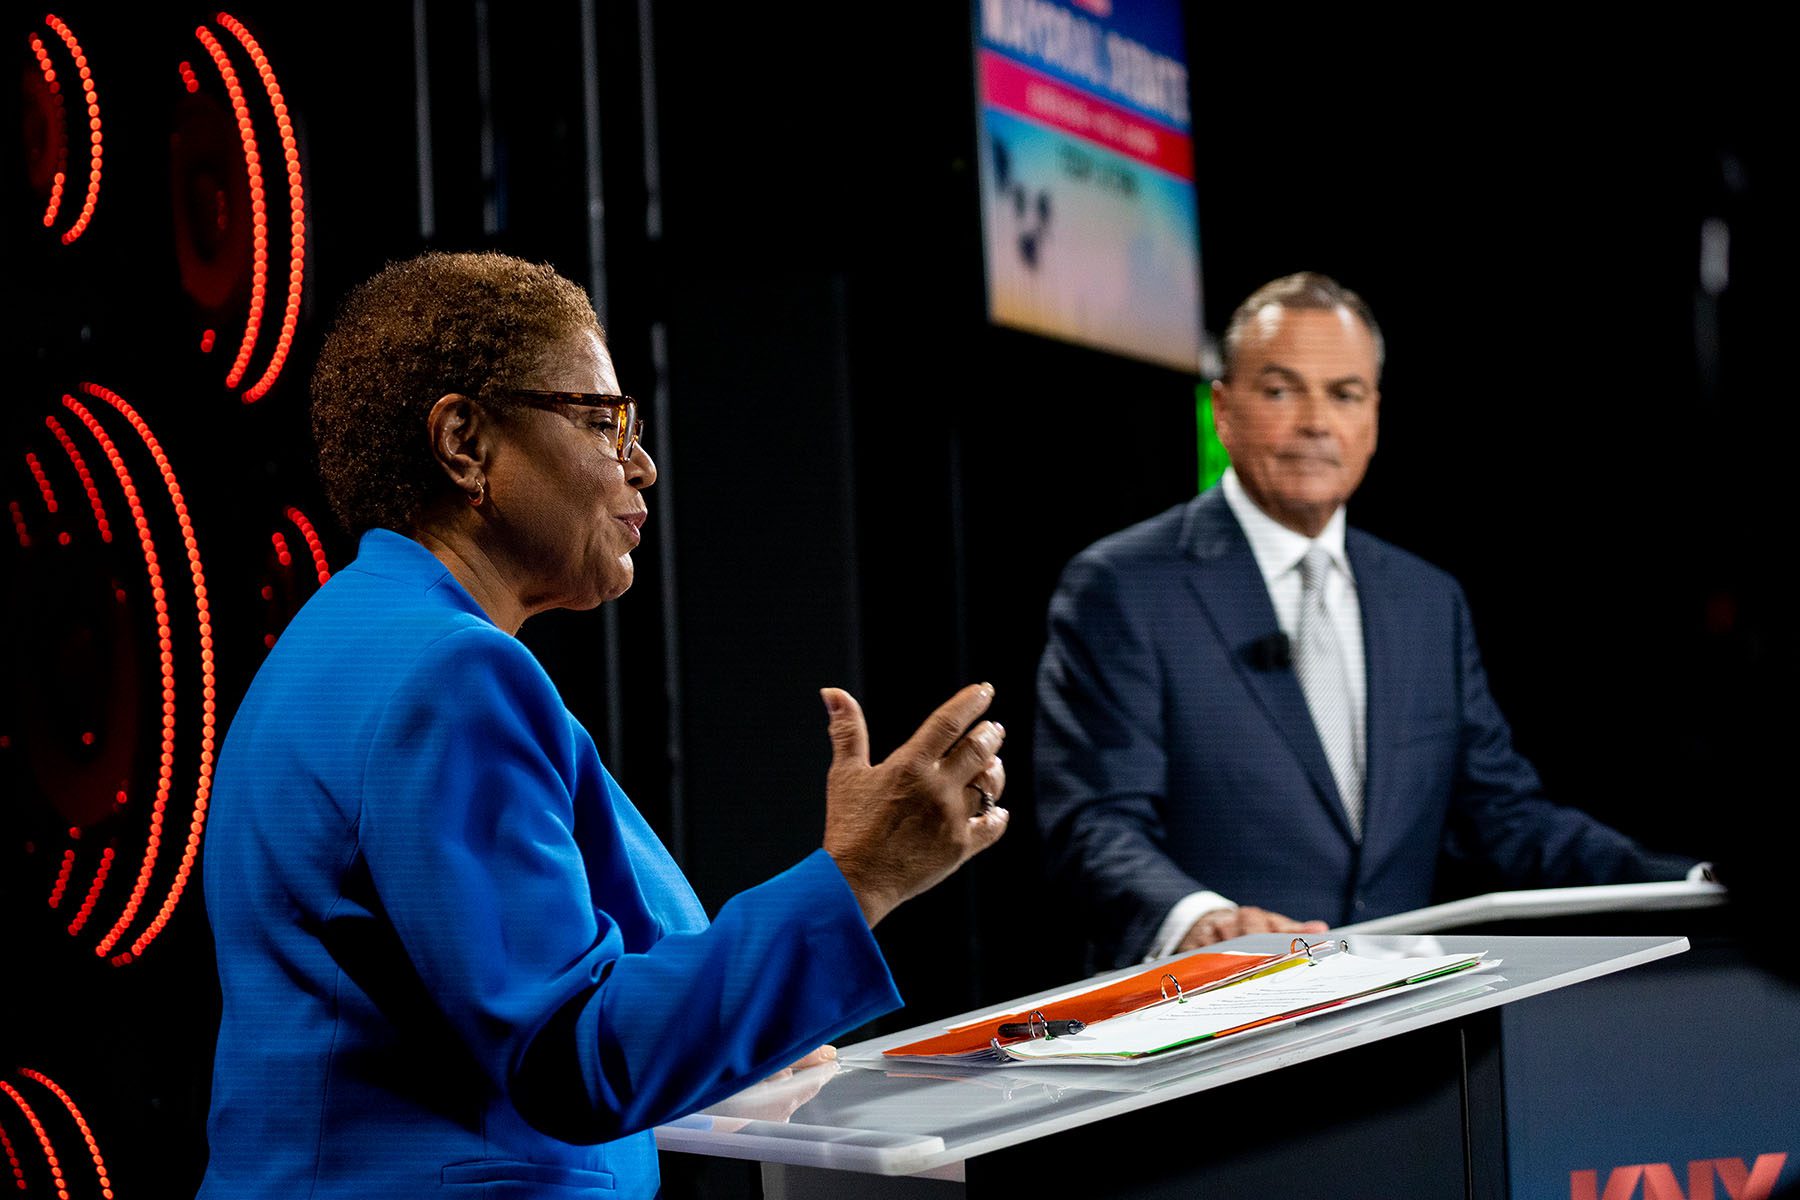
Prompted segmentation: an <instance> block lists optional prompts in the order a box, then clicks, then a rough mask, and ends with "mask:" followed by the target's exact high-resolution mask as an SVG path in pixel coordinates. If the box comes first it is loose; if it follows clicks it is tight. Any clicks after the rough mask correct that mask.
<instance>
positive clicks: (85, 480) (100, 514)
mask: <svg viewBox="0 0 1800 1200" xmlns="http://www.w3.org/2000/svg"><path fill="white" fill-rule="evenodd" d="M44 425H45V427H46V428H48V429H49V430H50V432H51V433H53V434H55V435H56V440H57V442H58V443H59V444H60V445H61V446H62V448H63V453H64V454H66V455H68V456H69V462H70V464H71V465H72V466H74V468H75V475H76V477H77V478H79V479H80V480H81V486H82V487H83V488H85V489H86V490H87V498H88V506H89V507H90V508H92V509H93V510H94V526H95V528H97V529H99V531H100V540H101V541H103V542H111V541H112V523H111V522H109V521H108V520H107V519H106V506H105V505H104V504H102V503H101V502H100V489H99V488H98V487H96V486H95V484H94V477H93V475H92V474H91V473H89V471H88V465H87V460H86V459H84V458H82V457H81V451H80V450H77V449H76V448H75V439H74V438H71V437H70V436H69V435H68V432H67V431H66V430H64V429H63V427H62V422H60V421H58V420H57V419H56V418H55V417H52V416H48V415H46V416H45V417H44Z"/></svg>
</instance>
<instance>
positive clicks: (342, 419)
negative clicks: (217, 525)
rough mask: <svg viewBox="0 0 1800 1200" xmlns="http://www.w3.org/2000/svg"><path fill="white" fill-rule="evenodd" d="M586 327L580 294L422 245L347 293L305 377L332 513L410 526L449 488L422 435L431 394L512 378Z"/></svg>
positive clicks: (525, 267)
mask: <svg viewBox="0 0 1800 1200" xmlns="http://www.w3.org/2000/svg"><path fill="white" fill-rule="evenodd" d="M590 329H591V330H593V331H594V332H595V333H601V329H600V321H599V318H598V317H597V316H595V314H594V306H593V304H592V303H591V302H590V301H589V300H588V297H587V293H586V292H584V291H583V290H582V289H581V288H580V287H578V286H576V285H575V284H573V283H571V282H569V281H568V280H567V279H564V278H563V277H562V276H560V275H558V274H557V273H556V271H555V270H554V269H552V268H551V267H550V266H549V265H548V264H547V263H531V262H526V261H525V260H523V259H519V258H512V257H510V256H508V255H505V254H492V253H483V254H446V253H439V252H433V253H429V254H422V255H420V256H419V257H417V258H412V259H407V260H406V261H404V262H396V263H389V264H388V265H387V266H386V267H385V268H383V270H382V271H381V272H380V274H378V275H376V276H375V277H374V278H373V279H370V280H369V281H368V282H367V283H364V284H361V285H360V286H358V287H356V288H355V289H354V290H352V291H351V292H350V294H349V295H348V296H347V297H345V299H344V304H343V308H342V309H341V310H340V311H339V313H338V319H337V324H336V325H335V326H334V327H333V328H332V330H331V333H330V334H329V335H328V336H327V337H326V339H325V345H324V346H323V347H322V348H321V349H320V351H319V362H318V366H317V367H316V368H315V369H314V371H313V378H312V427H313V439H314V440H315V441H316V442H317V443H318V447H319V476H320V479H321V480H322V482H323V483H324V485H325V494H326V497H327V498H328V499H329V500H330V502H331V508H332V511H333V512H335V513H336V514H337V518H338V520H339V521H340V522H342V523H343V525H344V527H345V528H346V529H347V530H349V532H350V534H351V535H352V536H361V535H362V534H363V533H364V532H365V531H366V530H369V529H372V528H375V527H377V526H381V527H384V528H388V529H395V530H400V531H410V530H411V529H412V528H413V527H414V525H415V524H416V522H417V521H418V520H419V517H420V515H421V513H422V512H423V510H424V508H425V506H426V504H427V503H428V502H429V501H430V500H431V499H432V497H433V496H435V495H436V494H438V493H439V492H440V491H441V490H442V489H444V488H448V487H449V486H450V482H449V480H448V478H447V477H446V476H445V475H444V472H443V470H442V468H441V467H439V465H438V463H437V460H436V459H435V458H434V457H433V456H432V453H431V446H430V439H429V436H428V435H427V433H426V418H427V417H428V416H429V414H430V412H431V407H432V405H433V404H435V403H437V401H438V398H439V397H441V396H443V395H444V394H445V393H447V392H463V393H465V394H468V395H477V396H478V395H481V394H483V393H491V392H493V391H497V390H500V389H503V388H506V387H509V386H516V385H517V384H518V383H519V382H520V381H521V380H523V379H525V378H526V377H527V376H528V375H529V374H530V373H531V372H532V371H533V370H535V369H536V368H537V367H538V365H539V363H540V361H541V358H542V355H543V354H544V352H545V351H546V350H547V349H549V348H550V347H551V346H552V345H554V344H555V343H557V342H559V341H562V340H563V339H565V338H568V337H571V336H573V335H575V334H578V333H581V332H582V331H584V330H590ZM602 338H604V334H603V333H602Z"/></svg>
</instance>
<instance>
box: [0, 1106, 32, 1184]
mask: <svg viewBox="0 0 1800 1200" xmlns="http://www.w3.org/2000/svg"><path fill="white" fill-rule="evenodd" d="M0 1150H4V1151H6V1162H7V1165H8V1166H10V1167H12V1173H13V1181H14V1182H15V1183H16V1184H17V1185H18V1189H19V1190H20V1191H21V1192H22V1191H24V1190H25V1189H26V1184H25V1167H24V1164H22V1163H20V1162H19V1152H18V1150H16V1149H14V1147H13V1142H12V1138H10V1137H8V1136H7V1133H6V1123H5V1122H4V1121H0Z"/></svg>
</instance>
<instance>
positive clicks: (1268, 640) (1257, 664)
mask: <svg viewBox="0 0 1800 1200" xmlns="http://www.w3.org/2000/svg"><path fill="white" fill-rule="evenodd" d="M1243 655H1244V661H1245V662H1247V663H1249V664H1250V665H1251V666H1252V667H1254V668H1256V669H1257V670H1258V671H1285V670H1287V669H1288V668H1289V667H1291V666H1293V665H1294V649H1293V646H1292V644H1291V643H1289V641H1288V635H1287V634H1285V633H1271V634H1270V635H1269V636H1267V637H1259V638H1257V639H1256V640H1255V641H1254V642H1251V643H1249V644H1248V645H1246V646H1245V647H1244V649H1243Z"/></svg>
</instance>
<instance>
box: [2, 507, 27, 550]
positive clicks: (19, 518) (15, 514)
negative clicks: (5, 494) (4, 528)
mask: <svg viewBox="0 0 1800 1200" xmlns="http://www.w3.org/2000/svg"><path fill="white" fill-rule="evenodd" d="M6 511H7V512H9V513H11V514H12V523H13V533H15V534H17V535H18V538H19V548H20V549H21V550H29V549H30V548H31V531H30V530H29V529H26V528H25V513H24V511H23V510H22V509H20V508H19V502H18V501H17V500H8V501H7V502H6Z"/></svg>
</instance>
